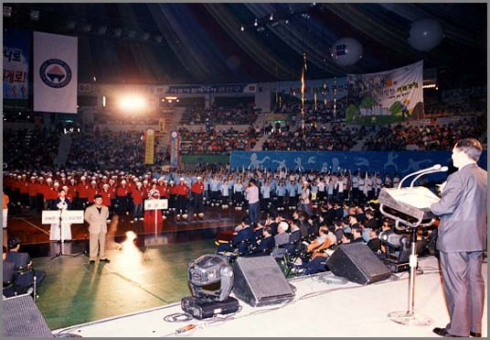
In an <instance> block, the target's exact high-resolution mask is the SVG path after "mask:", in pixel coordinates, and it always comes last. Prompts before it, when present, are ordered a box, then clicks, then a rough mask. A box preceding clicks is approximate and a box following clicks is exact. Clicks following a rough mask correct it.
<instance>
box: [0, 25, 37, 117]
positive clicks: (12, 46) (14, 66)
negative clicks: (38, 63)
mask: <svg viewBox="0 0 490 340" xmlns="http://www.w3.org/2000/svg"><path fill="white" fill-rule="evenodd" d="M29 40H30V34H29V31H24V30H12V29H4V30H3V99H4V102H3V104H4V108H20V107H23V108H24V107H27V105H28V101H27V95H28V88H29V55H30V43H29Z"/></svg>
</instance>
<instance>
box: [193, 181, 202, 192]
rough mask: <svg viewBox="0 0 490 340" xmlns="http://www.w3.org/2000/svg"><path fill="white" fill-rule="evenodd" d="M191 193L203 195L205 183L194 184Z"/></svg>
mask: <svg viewBox="0 0 490 340" xmlns="http://www.w3.org/2000/svg"><path fill="white" fill-rule="evenodd" d="M191 191H192V193H194V194H202V193H203V192H204V183H203V182H194V184H192V187H191Z"/></svg>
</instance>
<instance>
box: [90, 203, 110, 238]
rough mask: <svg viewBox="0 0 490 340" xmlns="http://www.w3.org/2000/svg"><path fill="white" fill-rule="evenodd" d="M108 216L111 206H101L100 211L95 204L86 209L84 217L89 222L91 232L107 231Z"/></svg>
mask: <svg viewBox="0 0 490 340" xmlns="http://www.w3.org/2000/svg"><path fill="white" fill-rule="evenodd" d="M108 218H109V208H107V206H105V205H103V206H101V211H100V213H99V210H98V209H97V206H96V205H95V204H92V205H91V206H90V207H88V208H87V209H85V214H84V219H85V221H87V223H88V224H89V227H88V231H89V232H90V233H95V234H97V233H101V232H102V233H107V219H108Z"/></svg>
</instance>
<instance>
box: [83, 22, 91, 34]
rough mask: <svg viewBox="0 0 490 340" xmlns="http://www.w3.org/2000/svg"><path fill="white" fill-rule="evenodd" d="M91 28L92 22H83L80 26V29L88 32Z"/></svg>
mask: <svg viewBox="0 0 490 340" xmlns="http://www.w3.org/2000/svg"><path fill="white" fill-rule="evenodd" d="M91 29H92V24H90V23H89V24H85V25H84V26H83V28H82V31H84V32H85V33H88V32H90V30H91Z"/></svg>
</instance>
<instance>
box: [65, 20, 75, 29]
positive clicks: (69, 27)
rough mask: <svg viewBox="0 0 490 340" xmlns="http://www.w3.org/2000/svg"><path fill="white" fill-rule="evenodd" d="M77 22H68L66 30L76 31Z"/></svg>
mask: <svg viewBox="0 0 490 340" xmlns="http://www.w3.org/2000/svg"><path fill="white" fill-rule="evenodd" d="M75 25H76V23H75V21H73V20H69V21H67V22H66V28H67V29H69V30H74V29H75Z"/></svg>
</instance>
